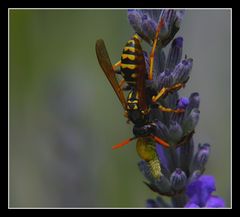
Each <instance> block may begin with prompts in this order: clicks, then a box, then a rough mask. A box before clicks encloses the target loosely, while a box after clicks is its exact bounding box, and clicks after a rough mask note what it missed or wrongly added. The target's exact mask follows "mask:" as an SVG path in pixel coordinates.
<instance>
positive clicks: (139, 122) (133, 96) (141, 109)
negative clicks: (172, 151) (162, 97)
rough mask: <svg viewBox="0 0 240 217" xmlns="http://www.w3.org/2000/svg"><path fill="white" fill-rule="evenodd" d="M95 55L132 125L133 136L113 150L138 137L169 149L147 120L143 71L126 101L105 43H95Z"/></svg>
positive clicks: (152, 124) (139, 72)
mask: <svg viewBox="0 0 240 217" xmlns="http://www.w3.org/2000/svg"><path fill="white" fill-rule="evenodd" d="M96 54H97V58H98V61H99V64H100V66H101V68H102V70H103V72H104V73H105V75H106V77H107V78H108V80H109V82H110V83H111V85H112V87H113V89H114V91H115V93H116V94H117V96H118V99H119V100H120V102H121V104H122V106H123V109H124V111H125V116H126V117H127V118H128V119H129V120H130V121H132V123H133V124H134V127H133V134H134V137H132V138H130V139H127V140H125V141H123V142H122V143H120V144H118V145H116V146H114V147H113V149H116V148H119V147H122V146H124V145H126V144H128V143H129V142H130V141H132V140H134V139H137V138H140V137H151V138H152V139H153V140H155V141H156V142H158V143H160V144H161V145H163V146H164V147H169V144H168V143H167V142H165V141H163V140H162V139H160V138H158V137H156V136H155V135H154V131H155V129H156V124H154V123H152V122H149V118H148V111H149V109H148V105H147V104H146V94H145V71H144V70H140V71H138V76H137V79H136V88H134V89H132V90H130V92H129V94H128V97H127V100H126V99H125V96H124V93H123V91H122V89H121V87H120V84H119V83H118V81H117V78H116V73H115V71H114V70H113V67H112V64H111V61H110V58H109V56H108V53H107V50H106V46H105V43H104V41H103V40H102V39H99V40H97V42H96Z"/></svg>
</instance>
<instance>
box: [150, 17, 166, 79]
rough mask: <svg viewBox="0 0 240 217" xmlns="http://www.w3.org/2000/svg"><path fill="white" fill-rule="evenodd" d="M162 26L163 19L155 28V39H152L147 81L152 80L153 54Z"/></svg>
mask: <svg viewBox="0 0 240 217" xmlns="http://www.w3.org/2000/svg"><path fill="white" fill-rule="evenodd" d="M163 24H164V21H163V19H161V20H160V22H159V24H158V26H157V31H156V35H155V38H154V41H153V46H152V51H151V54H150V67H149V74H148V79H149V80H152V79H153V62H154V54H155V50H156V47H157V42H158V36H159V33H160V31H161V28H162V26H163Z"/></svg>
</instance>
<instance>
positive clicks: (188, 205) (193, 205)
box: [185, 202, 199, 208]
mask: <svg viewBox="0 0 240 217" xmlns="http://www.w3.org/2000/svg"><path fill="white" fill-rule="evenodd" d="M185 208H199V206H198V205H197V204H196V203H193V202H188V203H187V204H186V205H185Z"/></svg>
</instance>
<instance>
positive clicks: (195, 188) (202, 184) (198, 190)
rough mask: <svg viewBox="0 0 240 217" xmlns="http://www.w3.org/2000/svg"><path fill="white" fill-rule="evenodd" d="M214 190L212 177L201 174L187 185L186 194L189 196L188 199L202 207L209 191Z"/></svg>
mask: <svg viewBox="0 0 240 217" xmlns="http://www.w3.org/2000/svg"><path fill="white" fill-rule="evenodd" d="M215 190H216V186H215V179H214V177H213V176H207V175H203V176H201V177H200V178H199V179H197V180H196V181H193V182H192V183H190V184H189V185H188V187H187V191H186V194H187V196H188V197H190V201H192V202H193V203H196V204H198V205H199V206H200V207H204V206H205V204H206V202H207V200H208V199H209V197H210V195H211V193H212V192H213V191H215Z"/></svg>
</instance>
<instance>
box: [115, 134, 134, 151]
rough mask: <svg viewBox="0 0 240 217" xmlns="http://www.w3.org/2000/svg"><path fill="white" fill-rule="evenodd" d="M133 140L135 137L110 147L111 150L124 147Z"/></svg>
mask: <svg viewBox="0 0 240 217" xmlns="http://www.w3.org/2000/svg"><path fill="white" fill-rule="evenodd" d="M134 139H136V137H133V138H130V139H127V140H124V141H122V142H121V143H119V144H117V145H114V146H113V147H112V149H113V150H114V149H117V148H121V147H123V146H124V145H127V144H128V143H129V142H131V141H132V140H134Z"/></svg>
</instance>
